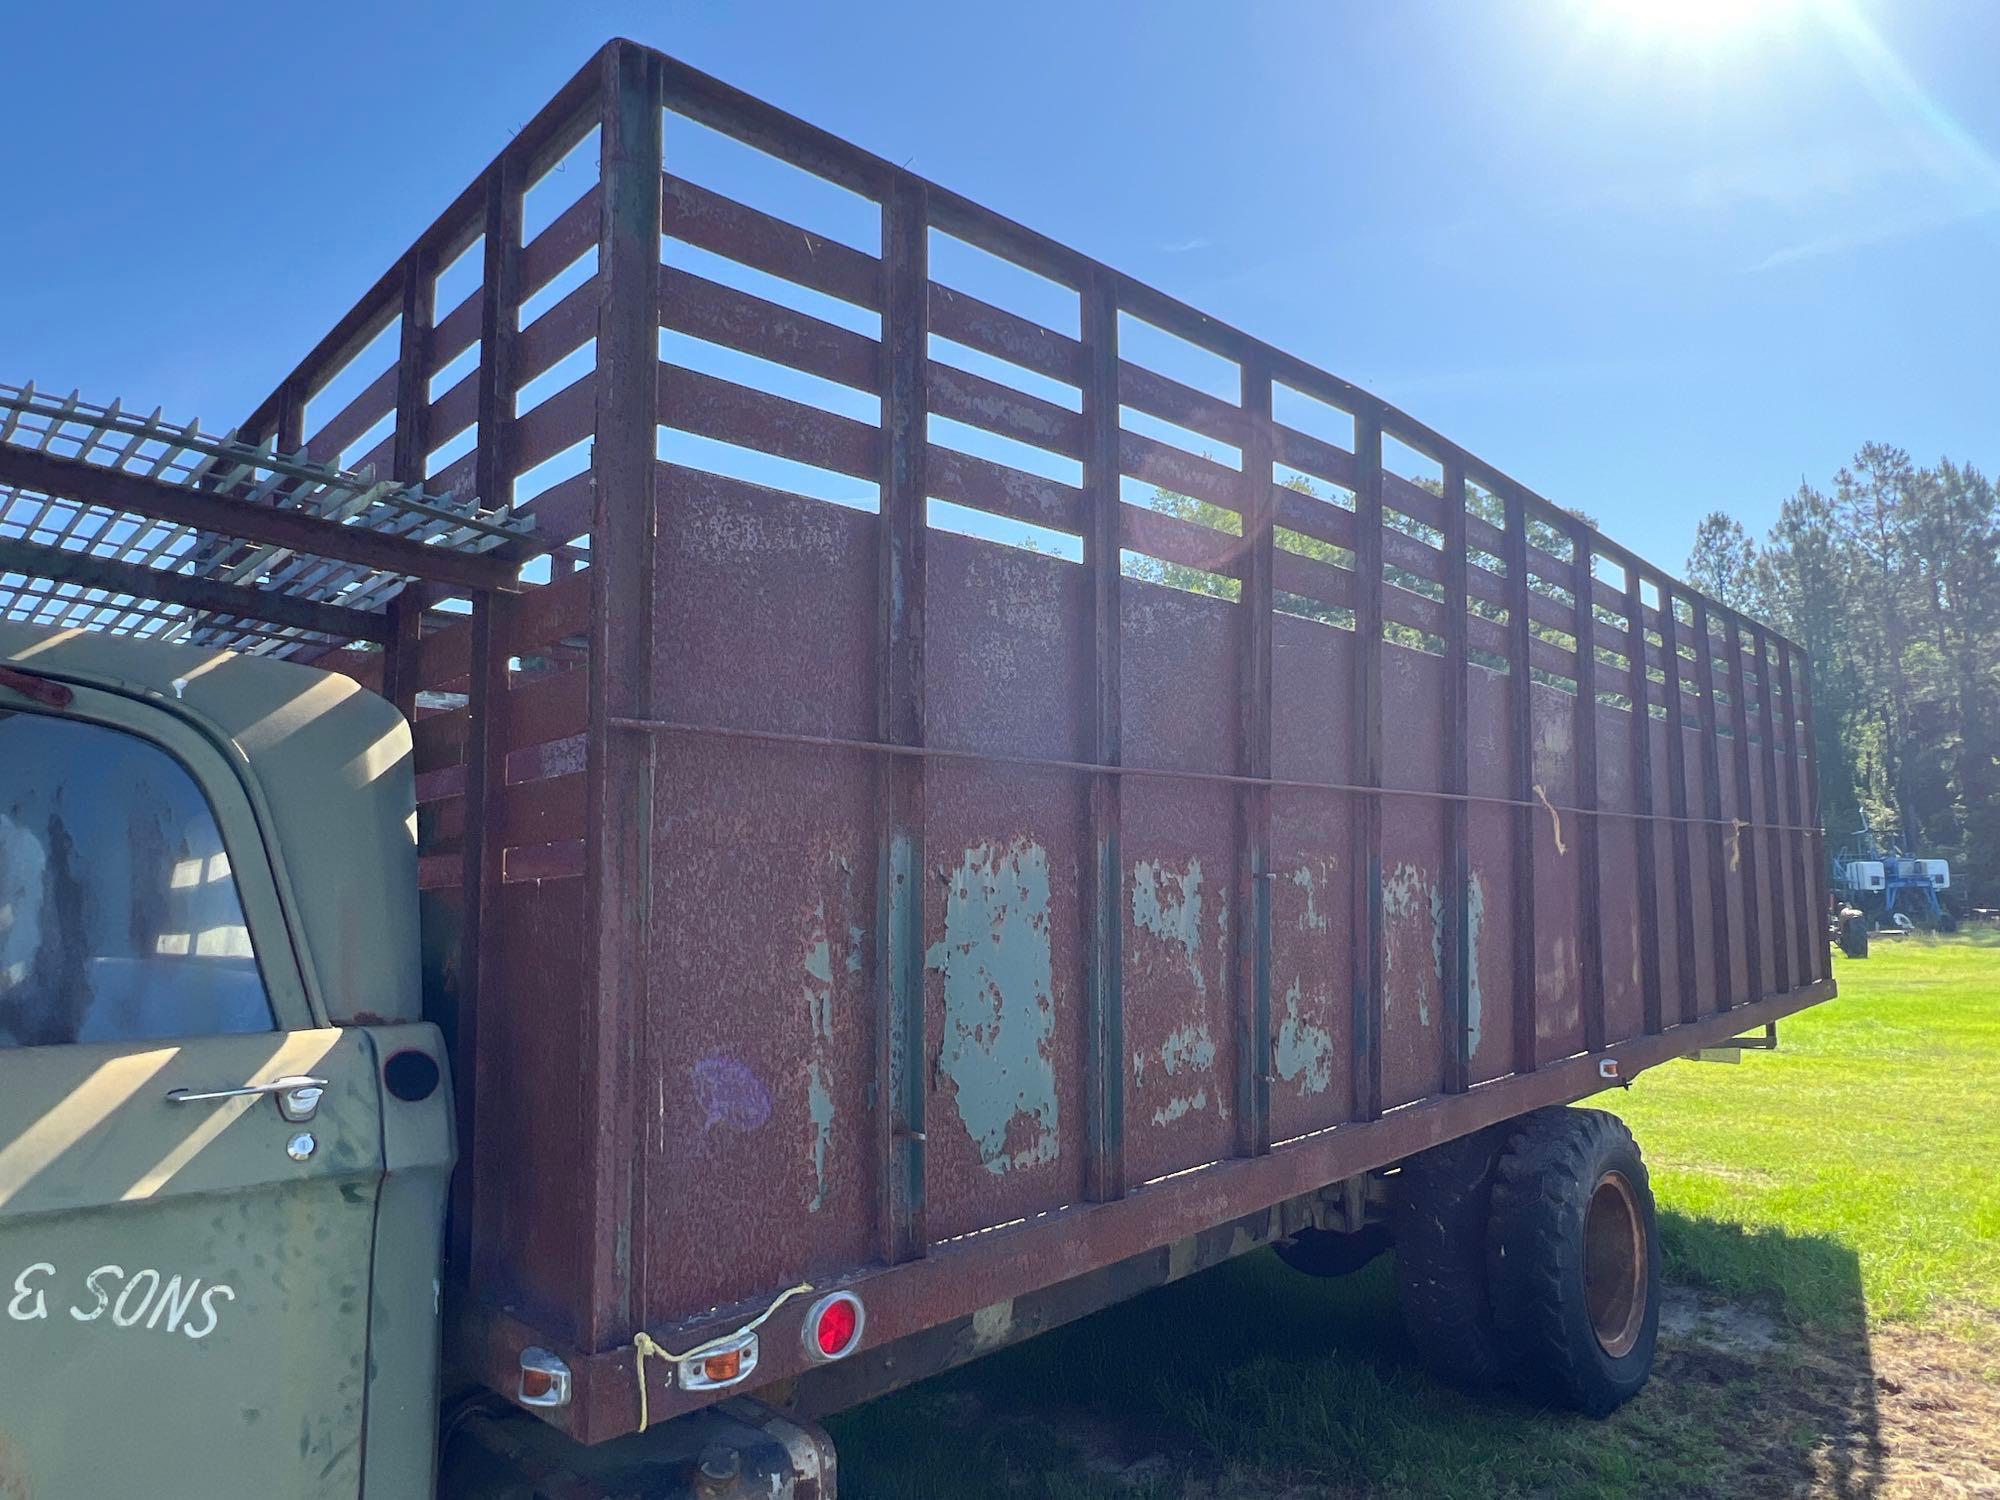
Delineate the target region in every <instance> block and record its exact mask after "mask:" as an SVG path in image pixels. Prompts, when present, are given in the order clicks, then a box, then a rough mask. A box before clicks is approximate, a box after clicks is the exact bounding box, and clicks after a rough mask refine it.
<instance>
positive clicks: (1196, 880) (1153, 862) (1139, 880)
mask: <svg viewBox="0 0 2000 1500" xmlns="http://www.w3.org/2000/svg"><path fill="white" fill-rule="evenodd" d="M1228 920H1229V914H1228V910H1227V908H1226V907H1225V908H1224V909H1223V911H1222V914H1221V917H1220V921H1221V922H1222V923H1224V924H1225V926H1224V930H1223V937H1224V939H1225V940H1226V939H1227V936H1228V933H1227V927H1226V924H1227V922H1228ZM1132 921H1133V924H1134V925H1135V926H1137V927H1139V928H1140V929H1142V930H1143V931H1146V932H1150V933H1152V934H1153V936H1154V937H1156V938H1159V939H1161V940H1162V941H1164V942H1169V943H1173V944H1174V945H1176V946H1177V947H1178V948H1179V949H1180V950H1181V952H1182V953H1184V954H1185V955H1186V956H1187V966H1188V973H1189V974H1190V975H1192V976H1193V978H1194V987H1195V989H1196V990H1197V991H1199V992H1200V993H1202V994H1204V995H1205V994H1207V993H1208V980H1207V979H1206V978H1205V977H1204V976H1203V974H1202V972H1201V861H1200V860H1198V859H1191V860H1189V861H1188V864H1187V868H1186V869H1185V870H1180V871H1176V870H1174V869H1173V868H1172V867H1170V866H1169V865H1168V864H1167V863H1166V861H1165V860H1159V859H1142V860H1140V861H1139V862H1138V863H1137V864H1135V865H1133V866H1132Z"/></svg>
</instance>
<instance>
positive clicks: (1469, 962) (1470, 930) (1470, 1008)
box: [1465, 875, 1486, 1056]
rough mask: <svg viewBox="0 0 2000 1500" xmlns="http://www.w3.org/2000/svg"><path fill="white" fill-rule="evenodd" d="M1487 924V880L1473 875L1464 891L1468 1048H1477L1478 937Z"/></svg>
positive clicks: (1479, 1005) (1480, 1003)
mask: <svg viewBox="0 0 2000 1500" xmlns="http://www.w3.org/2000/svg"><path fill="white" fill-rule="evenodd" d="M1485 926H1486V882H1485V881H1483V880H1481V879H1480V878H1479V877H1478V876H1477V875H1474V876H1473V877H1472V880H1471V882H1470V884H1469V885H1468V886H1467V887H1466V892H1465V1029H1466V1032H1467V1034H1468V1037H1469V1040H1468V1041H1467V1044H1466V1048H1467V1051H1469V1052H1470V1053H1472V1054H1473V1055H1474V1056H1477V1055H1478V1052H1479V1023H1480V1012H1481V1008H1482V1006H1483V1004H1484V998H1483V996H1482V995H1481V993H1480V989H1479V938H1480V934H1481V932H1482V931H1483V930H1484V929H1485Z"/></svg>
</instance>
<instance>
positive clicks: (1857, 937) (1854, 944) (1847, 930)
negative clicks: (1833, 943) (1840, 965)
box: [1840, 910, 1868, 958]
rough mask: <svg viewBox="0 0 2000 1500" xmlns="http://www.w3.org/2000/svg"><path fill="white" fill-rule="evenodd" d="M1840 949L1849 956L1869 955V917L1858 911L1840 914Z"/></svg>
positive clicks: (1863, 956)
mask: <svg viewBox="0 0 2000 1500" xmlns="http://www.w3.org/2000/svg"><path fill="white" fill-rule="evenodd" d="M1840 951H1841V952H1842V953H1845V954H1846V955H1847V956H1848V957H1849V958H1866V957H1867V956H1868V918H1867V917H1866V916H1864V915H1862V913H1860V912H1858V911H1853V910H1848V911H1844V912H1842V913H1841V914H1840Z"/></svg>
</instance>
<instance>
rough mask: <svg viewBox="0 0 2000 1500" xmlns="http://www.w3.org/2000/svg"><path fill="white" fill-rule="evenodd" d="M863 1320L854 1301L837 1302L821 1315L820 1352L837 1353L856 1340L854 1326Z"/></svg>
mask: <svg viewBox="0 0 2000 1500" xmlns="http://www.w3.org/2000/svg"><path fill="white" fill-rule="evenodd" d="M860 1321H861V1320H860V1318H859V1317H858V1316H857V1315H856V1314H855V1311H854V1304H853V1303H852V1302H836V1303H834V1304H833V1306H831V1307H829V1308H828V1309H827V1310H826V1311H825V1312H823V1313H821V1314H820V1315H819V1332H818V1334H817V1337H818V1339H819V1352H820V1353H822V1354H824V1355H828V1356H829V1357H830V1356H832V1355H836V1354H838V1353H840V1352H841V1350H843V1349H845V1348H846V1347H847V1346H848V1345H849V1344H851V1343H853V1342H854V1328H855V1325H856V1324H857V1323H859V1322H860Z"/></svg>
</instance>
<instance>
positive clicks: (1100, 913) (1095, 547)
mask: <svg viewBox="0 0 2000 1500" xmlns="http://www.w3.org/2000/svg"><path fill="white" fill-rule="evenodd" d="M1080 295H1081V298H1082V304H1083V305H1082V315H1083V316H1082V321H1083V349H1084V359H1085V361H1086V370H1085V374H1084V383H1083V425H1084V434H1085V436H1084V442H1085V450H1084V458H1083V483H1084V493H1085V496H1086V499H1085V502H1084V503H1085V505H1086V507H1087V514H1086V524H1087V526H1088V531H1087V532H1086V534H1085V537H1084V544H1083V546H1084V563H1085V565H1086V566H1087V567H1089V569H1090V598H1091V634H1092V652H1091V658H1092V664H1093V670H1092V673H1091V681H1090V689H1089V691H1090V701H1089V704H1088V706H1087V714H1088V720H1089V722H1090V724H1091V726H1092V741H1093V746H1094V750H1093V755H1092V759H1093V760H1094V761H1095V762H1096V763H1097V764H1098V765H1100V766H1117V765H1118V764H1120V763H1121V762H1122V760H1123V759H1124V746H1123V739H1122V735H1121V725H1122V722H1123V708H1122V695H1123V687H1122V677H1121V672H1120V654H1121V653H1120V647H1121V632H1120V627H1119V583H1120V579H1121V577H1122V554H1121V549H1120V547H1119V524H1118V521H1119V512H1118V507H1119V498H1118V474H1119V464H1118V304H1117V302H1116V300H1115V297H1114V294H1113V291H1112V287H1111V282H1110V279H1109V278H1108V277H1106V276H1104V275H1102V274H1101V273H1100V274H1097V275H1093V276H1092V277H1091V279H1090V281H1089V282H1088V283H1087V284H1086V285H1085V286H1084V287H1083V288H1082V290H1081V293H1080ZM1119 786H1120V781H1119V778H1118V777H1117V776H1115V775H1096V776H1092V777H1091V778H1090V849H1091V859H1092V861H1093V866H1092V879H1091V885H1090V896H1089V917H1090V958H1089V965H1090V968H1089V984H1090V995H1089V1001H1088V1004H1089V1013H1088V1018H1087V1028H1086V1031H1085V1034H1084V1052H1085V1059H1084V1062H1085V1079H1084V1083H1085V1088H1086V1090H1087V1093H1086V1109H1087V1117H1088V1119H1087V1127H1086V1130H1085V1137H1086V1140H1085V1149H1086V1151H1087V1153H1088V1156H1089V1166H1088V1170H1087V1173H1086V1177H1087V1180H1086V1183H1085V1190H1086V1191H1087V1192H1088V1193H1089V1195H1090V1198H1091V1200H1092V1201H1093V1202H1099V1203H1103V1202H1110V1201H1113V1200H1116V1199H1119V1198H1122V1197H1124V1196H1125V1074H1126V1062H1125V917H1124V902H1125V878H1124V864H1123V860H1124V855H1123V853H1122V852H1121V849H1120V825H1121V822H1122V800H1121V797H1120V792H1119Z"/></svg>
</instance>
